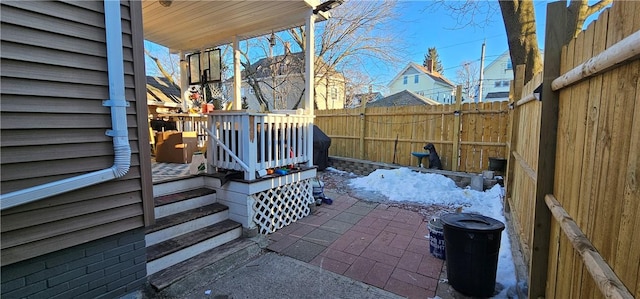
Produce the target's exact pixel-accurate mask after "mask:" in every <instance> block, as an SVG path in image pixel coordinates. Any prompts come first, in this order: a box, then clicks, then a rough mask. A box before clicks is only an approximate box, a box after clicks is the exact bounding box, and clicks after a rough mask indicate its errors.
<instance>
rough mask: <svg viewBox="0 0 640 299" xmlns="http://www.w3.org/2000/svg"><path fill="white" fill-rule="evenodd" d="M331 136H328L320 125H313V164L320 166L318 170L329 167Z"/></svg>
mask: <svg viewBox="0 0 640 299" xmlns="http://www.w3.org/2000/svg"><path fill="white" fill-rule="evenodd" d="M330 146H331V138H329V136H327V134H325V133H324V132H322V130H320V128H318V126H316V125H313V165H316V166H318V170H324V169H325V168H327V167H329V147H330Z"/></svg>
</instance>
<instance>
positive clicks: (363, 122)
mask: <svg viewBox="0 0 640 299" xmlns="http://www.w3.org/2000/svg"><path fill="white" fill-rule="evenodd" d="M363 102H364V103H362V106H361V107H362V112H360V160H364V134H366V133H367V121H366V119H365V118H366V114H367V113H366V110H367V99H366V98H365V99H364V101H363Z"/></svg>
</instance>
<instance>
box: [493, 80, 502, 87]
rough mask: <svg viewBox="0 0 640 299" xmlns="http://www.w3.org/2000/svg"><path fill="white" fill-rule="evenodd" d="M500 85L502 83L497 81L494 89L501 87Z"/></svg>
mask: <svg viewBox="0 0 640 299" xmlns="http://www.w3.org/2000/svg"><path fill="white" fill-rule="evenodd" d="M500 83H501V82H500V81H496V82H495V83H494V85H493V87H500Z"/></svg>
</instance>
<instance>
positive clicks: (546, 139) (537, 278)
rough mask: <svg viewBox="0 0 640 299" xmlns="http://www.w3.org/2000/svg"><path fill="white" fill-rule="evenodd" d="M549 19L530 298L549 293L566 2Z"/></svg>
mask: <svg viewBox="0 0 640 299" xmlns="http://www.w3.org/2000/svg"><path fill="white" fill-rule="evenodd" d="M547 20H548V22H547V26H546V28H545V40H544V59H543V61H544V62H543V65H544V70H543V74H542V75H543V77H542V94H541V99H542V110H541V114H540V136H539V138H540V147H539V150H538V178H537V181H536V202H535V209H534V220H533V227H534V229H533V238H532V242H531V260H530V261H529V296H528V297H529V298H539V297H544V296H545V293H546V283H547V272H548V264H547V263H548V259H549V242H550V231H551V212H550V211H549V208H548V207H547V204H546V202H545V200H544V198H545V196H546V195H547V194H553V182H554V176H555V173H554V172H555V157H556V143H557V140H556V138H557V135H558V106H559V104H558V100H559V94H558V93H557V92H554V91H553V90H552V89H551V82H552V81H553V80H555V79H556V78H558V77H559V76H560V59H561V58H562V57H561V53H562V46H563V45H564V44H565V43H566V42H567V36H566V35H567V32H566V26H567V7H566V2H563V1H559V2H553V3H549V4H547Z"/></svg>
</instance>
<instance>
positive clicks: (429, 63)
mask: <svg viewBox="0 0 640 299" xmlns="http://www.w3.org/2000/svg"><path fill="white" fill-rule="evenodd" d="M427 71H429V73H433V60H431V59H428V60H427Z"/></svg>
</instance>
